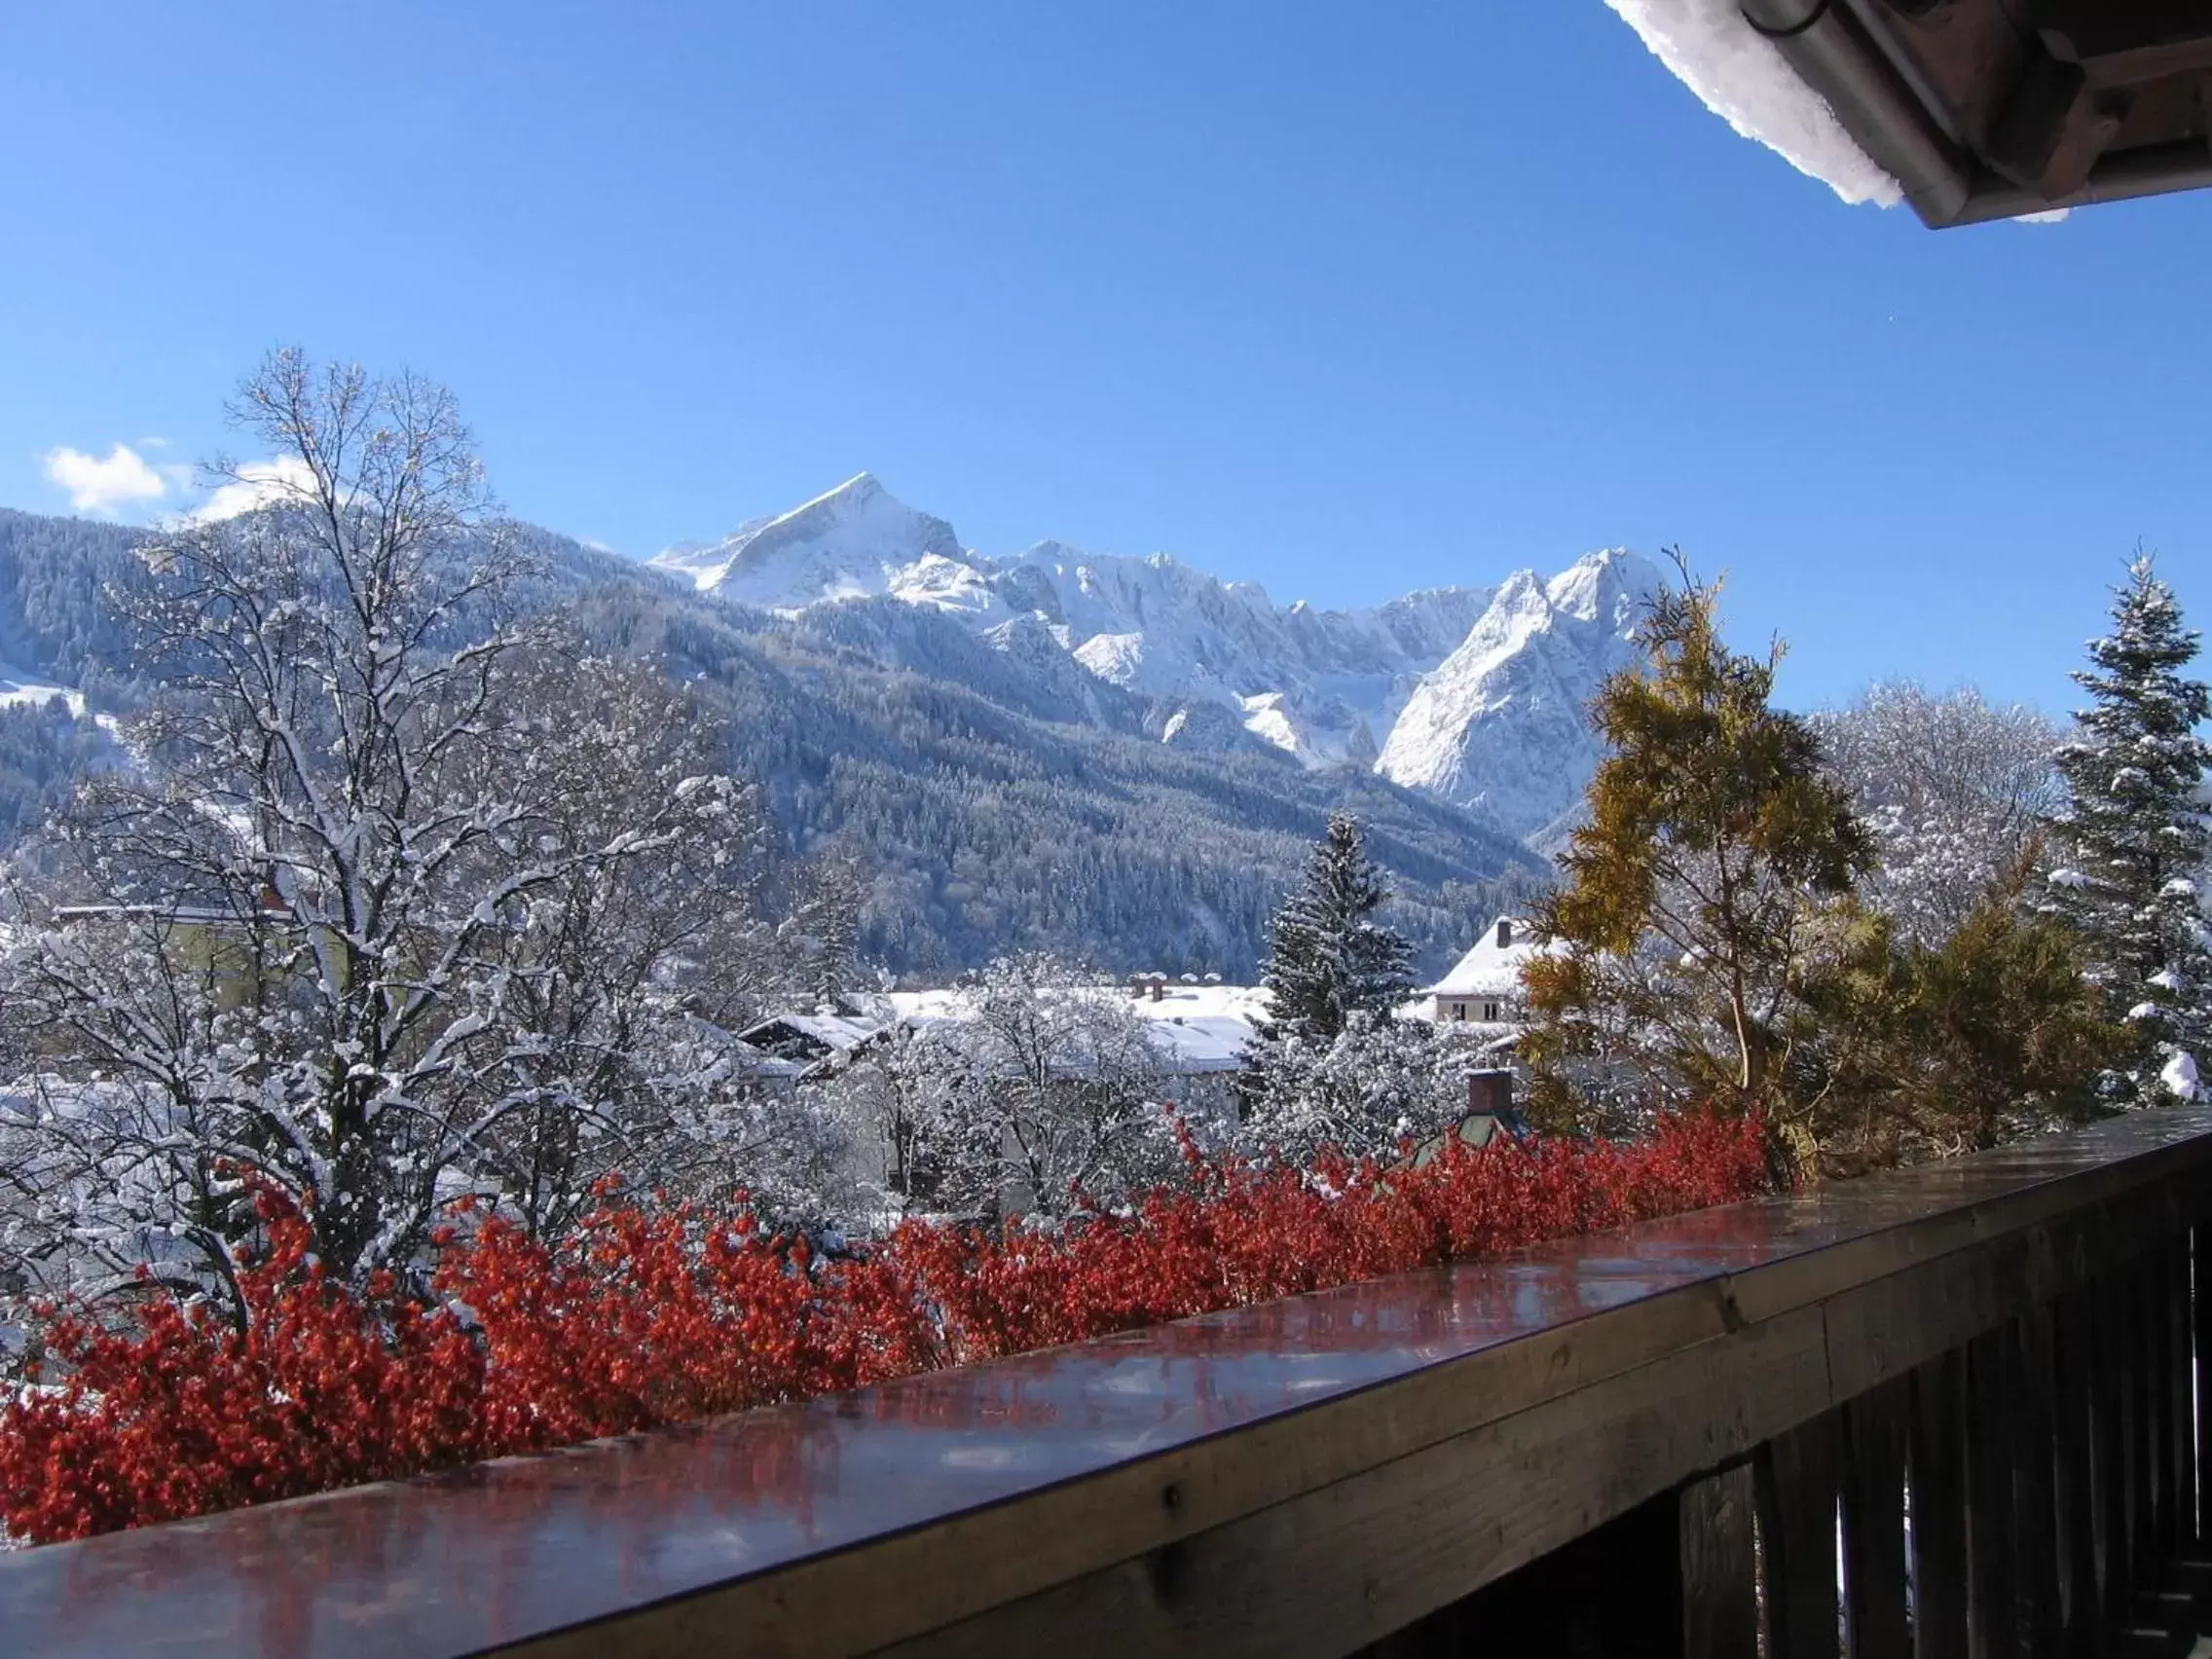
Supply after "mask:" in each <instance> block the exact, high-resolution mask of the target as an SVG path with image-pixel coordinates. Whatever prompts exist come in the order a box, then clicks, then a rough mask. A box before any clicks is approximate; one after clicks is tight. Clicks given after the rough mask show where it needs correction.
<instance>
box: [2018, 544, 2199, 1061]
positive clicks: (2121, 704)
mask: <svg viewBox="0 0 2212 1659" xmlns="http://www.w3.org/2000/svg"><path fill="white" fill-rule="evenodd" d="M2114 595H2115V603H2114V605H2113V631H2112V633H2111V634H2110V635H2108V636H2107V637H2105V638H2104V639H2101V640H2092V641H2090V642H2089V661H2090V663H2091V665H2092V666H2091V667H2089V668H2087V669H2083V670H2079V671H2077V672H2076V674H2075V676H2074V679H2075V681H2076V682H2077V683H2079V684H2080V685H2082V686H2083V688H2084V689H2085V690H2087V692H2088V693H2089V697H2090V706H2089V707H2088V708H2086V709H2083V710H2080V711H2078V712H2077V713H2076V714H2075V717H2074V721H2075V730H2076V735H2075V738H2074V741H2073V742H2071V743H2068V744H2066V745H2065V746H2064V747H2063V748H2061V749H2060V750H2059V752H2058V767H2059V770H2060V771H2061V772H2062V773H2063V774H2064V775H2065V779H2066V785H2067V793H2068V797H2069V798H2068V804H2067V810H2066V813H2065V815H2064V816H2063V817H2062V818H2061V819H2060V820H2059V821H2058V822H2057V823H2056V824H2055V825H2053V826H2052V830H2053V838H2054V839H2055V841H2056V842H2057V844H2058V848H2059V853H2060V867H2059V868H2058V869H2056V870H2054V871H2053V872H2052V873H2051V877H2050V884H2051V885H2050V902H2049V907H2050V908H2051V909H2053V910H2055V911H2056V912H2057V913H2058V914H2059V915H2061V916H2063V917H2065V918H2066V919H2067V920H2068V921H2071V922H2072V923H2073V924H2074V926H2075V927H2076V928H2077V929H2079V930H2080V932H2081V934H2082V937H2083V940H2084V941H2085V943H2086V946H2087V956H2088V971H2089V976H2090V977H2091V979H2092V980H2094V981H2095V982H2096V983H2097V984H2098V985H2099V986H2101V987H2102V988H2103V990H2104V992H2105V994H2106V996H2107V997H2108V998H2109V999H2111V1002H2112V1005H2113V1008H2114V1011H2115V1012H2116V1013H2119V1014H2122V1015H2123V1016H2124V1018H2125V1019H2126V1021H2127V1023H2128V1025H2129V1027H2130V1028H2131V1030H2132V1031H2133V1033H2134V1035H2135V1042H2134V1044H2133V1045H2132V1046H2131V1047H2132V1053H2131V1054H2130V1056H2129V1066H2130V1070H2129V1076H2128V1090H2129V1092H2132V1093H2133V1094H2135V1095H2136V1096H2137V1097H2138V1098H2141V1099H2145V1100H2157V1099H2162V1098H2171V1097H2172V1096H2173V1095H2175V1094H2177V1093H2179V1094H2183V1095H2187V1094H2190V1093H2192V1092H2194V1088H2195V1087H2196V1076H2195V1073H2196V1068H2197V1064H2198V1062H2199V1061H2201V1060H2202V1059H2204V1058H2205V1056H2206V1051H2207V1039H2208V1038H2212V947H2208V943H2207V939H2206V928H2205V916H2204V910H2203V906H2202V902H2201V896H2200V894H2199V891H2198V881H2199V879H2200V878H2201V875H2202V872H2203V869H2204V864H2205V851H2206V830H2205V821H2204V808H2203V805H2202V802H2201V799H2200V797H2199V793H2198V792H2199V790H2200V789H2201V787H2202V784H2203V778H2204V770H2205V766H2206V764H2207V763H2208V762H2212V746H2207V745H2206V744H2205V742H2204V741H2203V740H2202V739H2201V738H2199V737H2198V736H2197V735H2196V727H2197V726H2198V725H2199V724H2200V723H2202V722H2203V721H2204V719H2206V718H2207V714H2208V712H2212V703H2208V700H2207V691H2206V687H2205V684H2204V682H2202V681H2198V680H2190V679H2186V678H2184V677H2183V674H2182V670H2183V669H2184V668H2186V667H2187V666H2188V664H2189V663H2190V662H2191V661H2192V660H2194V657H2195V656H2196V651H2197V640H2198V636H2197V633H2196V631H2195V630H2194V629H2192V628H2186V627H2184V626H2183V624H2182V615H2181V607H2180V606H2179V605H2178V604H2177V603H2176V602H2175V600H2174V594H2173V589H2172V588H2170V587H2168V586H2167V585H2166V584H2165V583H2164V582H2162V581H2160V580H2159V579H2158V577H2157V572H2156V571H2155V570H2154V569H2153V567H2152V562H2151V559H2150V556H2149V555H2147V554H2145V555H2139V556H2138V557H2137V558H2136V559H2135V560H2134V561H2133V562H2132V563H2130V564H2129V566H2128V567H2127V579H2126V581H2125V582H2124V583H2122V584H2121V585H2120V587H2118V588H2116V589H2115V590H2114Z"/></svg>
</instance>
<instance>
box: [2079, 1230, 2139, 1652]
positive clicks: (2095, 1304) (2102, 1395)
mask: <svg viewBox="0 0 2212 1659" xmlns="http://www.w3.org/2000/svg"><path fill="white" fill-rule="evenodd" d="M2089 1297H2090V1309H2091V1326H2092V1329H2093V1332H2094V1336H2095V1342H2094V1344H2093V1346H2092V1347H2091V1349H2090V1360H2089V1399H2090V1431H2091V1435H2092V1453H2093V1457H2094V1463H2093V1470H2094V1485H2095V1489H2096V1525H2097V1535H2098V1538H2099V1540H2100V1542H2101V1543H2102V1544H2103V1546H2104V1547H2103V1550H2102V1552H2101V1555H2102V1559H2103V1562H2104V1576H2103V1579H2102V1581H2101V1585H2100V1588H2101V1589H2102V1591H2103V1601H2104V1618H2105V1620H2106V1622H2107V1623H2108V1624H2117V1623H2119V1622H2120V1621H2121V1620H2123V1619H2125V1618H2126V1617H2127V1614H2128V1604H2129V1602H2130V1600H2131V1599H2132V1598H2133V1594H2134V1591H2133V1584H2134V1573H2135V1562H2134V1556H2133V1554H2132V1551H2131V1548H2130V1546H2131V1544H2132V1542H2133V1531H2134V1529H2133V1519H2134V1512H2135V1496H2134V1493H2135V1471H2134V1467H2133V1462H2134V1459H2133V1457H2132V1456H2131V1453H2132V1450H2133V1445H2134V1437H2133V1433H2132V1413H2131V1412H2130V1410H2129V1406H2130V1403H2131V1402H2130V1401H2129V1398H2128V1386H2127V1346H2128V1340H2129V1329H2130V1327H2131V1326H2132V1324H2133V1319H2132V1316H2131V1315H2132V1299H2131V1298H2130V1297H2129V1295H2128V1294H2127V1284H2126V1275H2125V1274H2124V1273H2108V1274H2106V1275H2105V1276H2104V1278H2102V1279H2101V1280H2099V1281H2097V1282H2096V1283H2094V1284H2092V1285H2091V1286H2090V1287H2089Z"/></svg>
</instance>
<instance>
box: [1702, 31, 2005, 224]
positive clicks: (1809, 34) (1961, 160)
mask: <svg viewBox="0 0 2212 1659" xmlns="http://www.w3.org/2000/svg"><path fill="white" fill-rule="evenodd" d="M1739 5H1740V8H1741V10H1742V12H1743V14H1744V18H1745V20H1746V21H1747V22H1749V23H1750V24H1751V27H1752V28H1754V29H1756V30H1757V31H1758V32H1759V33H1760V34H1762V35H1764V36H1766V38H1767V39H1768V40H1770V41H1772V42H1773V43H1774V45H1775V47H1776V49H1777V50H1778V51H1780V52H1781V54H1782V55H1783V56H1784V57H1785V58H1787V59H1788V62H1789V66H1790V67H1791V68H1792V69H1794V70H1796V71H1797V75H1798V78H1799V79H1801V80H1802V81H1803V82H1804V83H1805V84H1806V85H1807V86H1808V87H1810V88H1812V89H1813V91H1815V92H1818V93H1820V94H1821V96H1822V97H1824V98H1825V99H1826V100H1827V103H1828V107H1829V108H1830V109H1832V110H1834V111H1835V116H1836V119H1837V120H1838V121H1840V122H1841V123H1842V124H1843V126H1844V129H1845V130H1846V131H1848V132H1849V133H1850V134H1851V136H1852V137H1853V138H1854V139H1855V140H1856V141H1857V142H1858V144H1859V146H1860V148H1862V150H1864V151H1865V152H1866V154H1867V155H1868V157H1870V158H1871V159H1872V160H1873V162H1874V163H1875V165H1877V166H1880V167H1882V168H1884V169H1885V170H1886V171H1888V172H1889V173H1890V174H1891V175H1892V176H1893V177H1895V178H1896V179H1897V181H1898V182H1899V184H1900V185H1901V186H1903V188H1904V197H1905V200H1906V201H1907V202H1909V203H1912V209H1913V211H1914V212H1916V213H1918V214H1919V215H1920V217H1921V220H1922V222H1923V223H1925V224H1928V225H1931V226H1940V225H1950V224H1956V223H1958V222H1959V215H1960V214H1961V213H1962V212H1963V211H1964V210H1965V209H1966V206H1967V203H1968V201H1969V199H1970V198H1971V197H1972V195H1973V174H1972V171H1971V170H1970V166H1971V164H1970V163H1969V162H1968V161H1967V159H1966V158H1965V157H1963V156H1962V155H1961V154H1960V153H1959V151H1958V150H1957V148H1956V147H1955V146H1954V145H1953V144H1952V143H1951V142H1950V140H1949V139H1948V138H1946V137H1945V136H1944V135H1943V133H1942V132H1941V130H1940V129H1937V128H1936V125H1935V123H1934V122H1933V121H1931V120H1930V118H1929V115H1928V112H1927V109H1926V108H1925V107H1924V106H1923V105H1922V103H1921V101H1920V99H1919V98H1918V97H1917V96H1916V95H1914V93H1913V92H1912V90H1911V89H1910V88H1909V87H1907V86H1906V85H1905V84H1904V82H1903V80H1902V79H1901V78H1900V77H1899V74H1898V72H1897V69H1896V68H1895V66H1894V65H1892V64H1891V62H1890V60H1889V58H1888V56H1887V55H1885V54H1884V53H1883V52H1882V51H1881V50H1880V48H1879V47H1877V46H1876V45H1875V43H1874V42H1873V41H1872V40H1870V39H1868V38H1867V36H1866V34H1865V31H1864V30H1863V29H1862V27H1861V25H1860V23H1859V22H1858V20H1857V19H1856V18H1853V17H1852V15H1851V14H1850V12H1849V11H1848V10H1846V9H1845V8H1844V7H1843V6H1841V5H1837V4H1835V3H1833V0H1739Z"/></svg>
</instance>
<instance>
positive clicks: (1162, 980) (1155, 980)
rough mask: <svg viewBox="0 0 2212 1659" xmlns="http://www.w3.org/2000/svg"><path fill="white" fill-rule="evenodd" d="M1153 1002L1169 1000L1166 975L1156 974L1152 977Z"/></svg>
mask: <svg viewBox="0 0 2212 1659" xmlns="http://www.w3.org/2000/svg"><path fill="white" fill-rule="evenodd" d="M1152 1000H1153V1001H1154V1002H1165V1001H1166V1000H1167V976H1166V975H1164V974H1155V975H1154V976H1153V977H1152Z"/></svg>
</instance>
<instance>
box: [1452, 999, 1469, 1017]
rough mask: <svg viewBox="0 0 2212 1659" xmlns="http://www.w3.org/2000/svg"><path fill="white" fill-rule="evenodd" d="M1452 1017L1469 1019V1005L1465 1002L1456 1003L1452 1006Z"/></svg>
mask: <svg viewBox="0 0 2212 1659" xmlns="http://www.w3.org/2000/svg"><path fill="white" fill-rule="evenodd" d="M1452 1017H1453V1018H1454V1019H1465V1018H1466V1017H1467V1005H1466V1004H1465V1003H1463V1002H1456V1003H1454V1004H1453V1005H1452Z"/></svg>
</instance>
